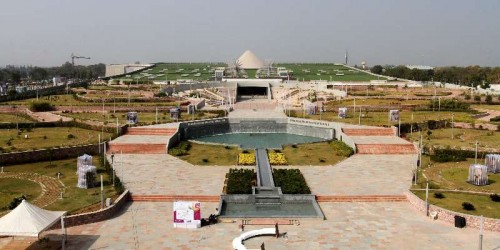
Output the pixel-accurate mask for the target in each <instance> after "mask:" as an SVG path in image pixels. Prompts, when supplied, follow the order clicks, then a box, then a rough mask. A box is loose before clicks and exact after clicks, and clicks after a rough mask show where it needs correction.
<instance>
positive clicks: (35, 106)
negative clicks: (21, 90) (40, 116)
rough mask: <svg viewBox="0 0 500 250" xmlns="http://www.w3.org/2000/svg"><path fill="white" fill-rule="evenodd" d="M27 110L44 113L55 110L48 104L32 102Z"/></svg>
mask: <svg viewBox="0 0 500 250" xmlns="http://www.w3.org/2000/svg"><path fill="white" fill-rule="evenodd" d="M28 109H29V110H31V111H33V112H46V111H53V110H55V109H56V108H55V107H54V105H52V104H51V103H50V102H46V101H34V102H31V103H30V105H29V107H28Z"/></svg>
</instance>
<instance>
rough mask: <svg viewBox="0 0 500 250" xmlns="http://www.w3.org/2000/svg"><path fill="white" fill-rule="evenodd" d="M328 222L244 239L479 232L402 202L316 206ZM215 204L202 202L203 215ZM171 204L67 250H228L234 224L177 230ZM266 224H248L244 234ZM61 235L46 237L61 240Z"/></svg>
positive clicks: (97, 231) (490, 244)
mask: <svg viewBox="0 0 500 250" xmlns="http://www.w3.org/2000/svg"><path fill="white" fill-rule="evenodd" d="M320 205H321V208H322V210H323V212H324V213H325V216H326V218H327V219H326V220H300V225H291V226H281V227H280V233H286V236H285V237H280V238H278V239H276V238H273V237H270V236H269V237H267V236H266V237H256V238H253V239H250V240H248V241H245V246H246V247H248V248H253V249H258V248H259V247H260V245H261V244H262V242H264V243H265V246H266V249H476V248H477V245H478V233H479V232H478V231H479V230H477V229H471V228H464V229H458V228H454V227H451V226H449V225H446V224H443V223H442V222H439V221H431V220H430V219H428V218H426V217H424V216H421V215H420V214H419V213H418V212H417V211H416V210H415V209H414V208H413V207H412V206H411V205H410V204H409V203H406V202H378V203H358V202H349V203H320ZM216 206H217V203H203V205H202V216H203V217H208V215H209V214H210V213H214V212H215V207H216ZM172 216H173V215H172V203H171V202H159V203H153V202H134V203H129V204H128V206H127V207H126V209H124V211H122V213H121V214H120V215H118V216H117V217H115V218H113V219H110V220H107V221H103V222H99V223H92V224H88V225H82V226H77V227H72V228H69V229H68V233H69V235H70V236H69V247H68V249H231V241H232V240H233V238H235V237H237V236H239V235H240V234H241V233H242V232H241V229H239V227H238V223H220V224H217V225H212V226H207V227H203V228H201V229H196V230H189V229H176V228H174V227H173V225H172V219H173V218H172ZM265 227H269V226H246V227H245V231H248V230H254V229H260V228H265ZM58 234H59V231H58V230H56V231H49V232H47V235H49V236H52V237H54V238H56V237H59V235H58ZM498 248H500V234H498V233H493V232H485V233H484V245H483V249H498Z"/></svg>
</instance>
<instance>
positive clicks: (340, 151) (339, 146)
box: [331, 141, 354, 157]
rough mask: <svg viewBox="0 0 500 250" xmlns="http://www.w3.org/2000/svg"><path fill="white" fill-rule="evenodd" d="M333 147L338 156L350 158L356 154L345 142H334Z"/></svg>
mask: <svg viewBox="0 0 500 250" xmlns="http://www.w3.org/2000/svg"><path fill="white" fill-rule="evenodd" d="M331 145H332V147H333V150H335V154H336V155H338V156H344V157H349V156H351V155H353V154H354V150H353V149H352V148H351V147H349V146H348V145H347V144H345V142H343V141H332V143H331Z"/></svg>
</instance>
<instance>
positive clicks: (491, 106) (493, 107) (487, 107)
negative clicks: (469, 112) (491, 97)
mask: <svg viewBox="0 0 500 250" xmlns="http://www.w3.org/2000/svg"><path fill="white" fill-rule="evenodd" d="M471 108H473V109H475V108H479V109H490V110H496V111H500V105H477V104H475V105H471Z"/></svg>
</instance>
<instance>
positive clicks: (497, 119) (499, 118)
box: [490, 116, 500, 122]
mask: <svg viewBox="0 0 500 250" xmlns="http://www.w3.org/2000/svg"><path fill="white" fill-rule="evenodd" d="M490 122H500V116H495V117H493V118H490Z"/></svg>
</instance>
